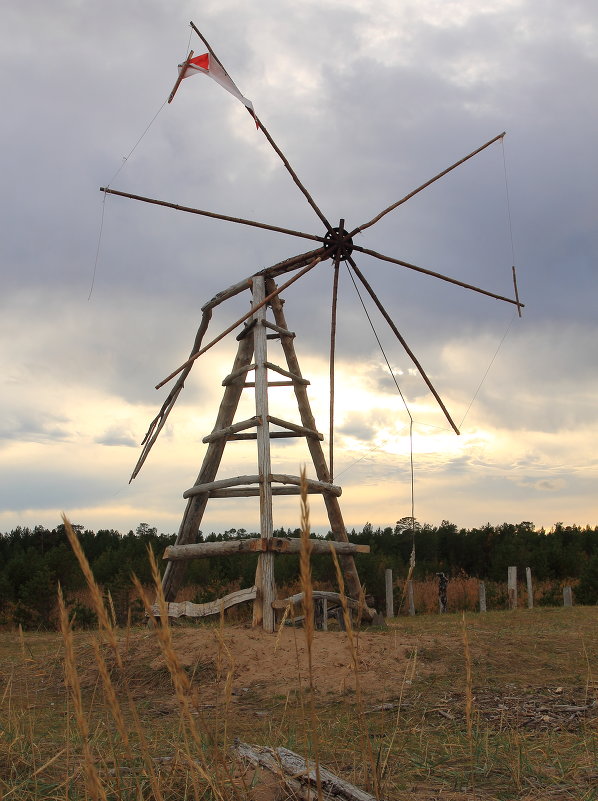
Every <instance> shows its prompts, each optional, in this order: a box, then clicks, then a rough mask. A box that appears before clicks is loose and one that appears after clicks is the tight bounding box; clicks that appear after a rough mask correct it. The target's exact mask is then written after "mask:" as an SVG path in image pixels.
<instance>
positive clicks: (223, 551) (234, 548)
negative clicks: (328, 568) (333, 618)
mask: <svg viewBox="0 0 598 801" xmlns="http://www.w3.org/2000/svg"><path fill="white" fill-rule="evenodd" d="M310 545H311V546H312V551H311V552H312V553H313V554H317V555H319V554H329V553H330V549H331V548H333V549H334V550H335V551H336V552H337V554H348V553H350V554H353V553H369V552H370V546H369V545H361V544H357V543H354V542H334V541H332V542H331V541H330V540H310ZM300 552H301V538H300V537H269V538H267V537H251V538H249V539H245V540H223V541H222V542H195V543H192V544H189V545H170V546H169V547H168V548H166V550H165V551H164V559H167V560H168V561H169V562H178V561H181V560H186V559H209V558H211V557H212V556H230V555H231V554H234V553H293V554H298V553H300ZM315 595H316V593H315V592H314V597H315ZM333 596H338V593H329V594H328V595H326V596H325V597H330V598H332V597H333ZM294 597H295V596H293V598H294ZM322 597H324V596H322ZM275 608H279V607H275Z"/></svg>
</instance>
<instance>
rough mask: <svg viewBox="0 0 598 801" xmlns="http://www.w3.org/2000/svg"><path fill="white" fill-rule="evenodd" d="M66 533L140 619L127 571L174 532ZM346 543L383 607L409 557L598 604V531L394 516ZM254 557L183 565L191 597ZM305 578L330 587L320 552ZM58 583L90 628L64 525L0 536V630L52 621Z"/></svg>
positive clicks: (428, 569) (144, 572) (143, 568)
mask: <svg viewBox="0 0 598 801" xmlns="http://www.w3.org/2000/svg"><path fill="white" fill-rule="evenodd" d="M74 528H75V530H76V531H77V533H78V536H79V538H80V541H81V545H82V547H83V551H84V552H85V554H86V556H87V559H88V561H89V563H90V565H91V568H92V570H93V573H94V575H95V577H96V580H97V581H98V583H99V584H100V585H102V587H103V588H104V590H105V591H106V592H108V591H109V592H110V596H111V600H112V603H113V605H114V608H115V614H116V615H117V617H118V618H119V619H120V620H121V621H122V620H126V618H127V615H131V614H133V617H135V615H137V617H139V618H140V617H141V615H142V610H141V604H140V602H139V601H134V600H132V599H133V592H132V589H133V588H132V583H131V575H132V574H133V573H134V574H135V575H137V577H138V578H139V579H140V581H141V582H142V583H143V584H150V583H151V572H150V567H149V561H148V548H151V549H152V550H153V551H154V553H155V554H156V556H157V557H158V562H159V563H160V566H161V567H163V566H164V562H163V560H162V559H161V557H162V554H163V552H164V549H165V548H166V547H167V546H168V545H170V544H172V543H173V542H174V540H175V535H174V534H172V535H171V534H159V533H158V531H157V529H156V528H155V527H151V526H150V525H148V524H147V523H140V524H139V526H138V527H137V529H136V530H135V531H132V530H131V531H129V532H128V533H126V534H121V533H120V532H118V531H116V530H114V529H100V530H99V531H96V532H94V531H91V530H89V529H85V528H84V527H83V526H80V525H77V526H74ZM255 536H258V534H257V533H255V532H252V533H250V532H247V531H246V530H245V529H230V530H228V531H225V532H224V533H221V534H215V533H212V534H209V535H207V536H206V535H204V534H201V533H200V536H199V540H200V541H208V542H209V541H219V540H226V539H237V538H247V537H255ZM275 536H295V537H297V536H299V530H298V529H296V530H294V531H293V530H291V529H278V530H277V531H275ZM312 536H313V537H315V536H316V535H315V534H312ZM331 536H332V535H331V534H328V535H327V537H328V538H331ZM349 539H350V541H351V542H355V543H362V544H367V545H369V546H370V549H371V552H370V553H369V554H363V555H359V556H358V557H357V560H358V570H359V574H360V577H361V580H362V583H363V584H364V585H365V586H366V587H367V589H368V592H369V593H371V594H372V595H374V597H375V598H376V599H377V601H378V603H379V605H380V606H383V598H384V573H385V570H386V568H392V570H393V573H394V575H395V576H396V577H404V576H406V575H407V572H408V569H409V564H410V560H411V557H412V553H414V555H415V567H414V570H413V578H414V579H415V580H422V579H425V578H427V577H430V576H434V575H435V574H436V573H439V572H443V573H445V574H447V575H448V576H449V577H455V576H469V577H475V578H479V579H481V580H485V581H495V582H504V581H505V577H506V573H507V567H508V566H509V565H516V566H517V567H518V568H519V569H520V570H521V573H522V574H523V571H524V569H525V568H526V567H530V568H531V569H532V573H533V575H534V579H535V580H536V581H545V580H552V581H559V580H564V579H573V580H575V579H577V580H578V583H577V587H576V600H577V602H579V603H598V526H596V527H594V528H592V527H590V526H585V527H582V526H578V525H571V526H565V525H563V524H562V523H557V524H556V525H554V526H553V527H552V528H551V529H550V530H549V531H546V530H544V529H543V528H540V529H537V528H535V526H534V525H533V523H531V522H521V523H503V524H501V525H498V526H494V525H490V524H489V523H488V524H486V525H484V526H481V527H479V528H471V529H465V528H461V529H460V528H458V527H457V526H456V525H455V524H454V523H450V522H449V521H446V520H445V521H443V522H442V523H441V524H440V525H439V526H432V525H430V524H427V523H423V524H421V523H419V522H418V521H416V520H411V518H402V519H401V520H399V521H397V522H396V523H395V525H394V526H387V527H385V528H381V527H378V528H374V527H373V526H372V525H371V524H370V523H366V524H365V525H364V526H363V528H362V529H361V531H356V530H355V529H353V530H352V531H351V532H349ZM256 560H257V555H253V554H252V555H247V554H238V555H233V556H228V557H225V558H216V559H197V560H194V561H192V562H190V563H189V565H188V569H187V584H188V585H193V586H194V588H195V590H194V592H195V595H194V598H193V600H195V601H196V602H203V601H209V600H214V599H215V598H217V597H220V596H221V595H222V594H223V592H225V591H227V590H229V589H230V588H235V587H246V586H250V585H251V584H252V583H253V577H254V574H255V567H256ZM312 575H313V579H314V581H315V582H318V583H320V584H321V585H331V586H335V585H336V577H335V573H334V567H333V565H332V561H331V559H329V558H328V557H327V556H319V557H314V559H313V564H312ZM297 578H298V558H297V557H296V556H293V555H289V554H280V555H278V556H277V558H276V579H277V583H278V585H279V586H283V585H292V584H293V583H294V582H296V581H297ZM58 583H60V585H61V586H62V588H63V591H64V593H65V595H66V597H67V600H68V599H70V603H71V607H72V609H73V611H74V612H75V613H76V615H77V618H78V620H79V623H80V624H85V622H86V621H87V622H88V623H89V624H92V623H93V620H92V618H93V615H92V613H91V611H90V610H89V609H88V608H87V607H85V605H84V604H82V603H81V601H80V600H78V597H79V596H80V595H81V593H80V591H82V590H83V588H84V579H83V575H82V573H81V571H80V569H79V566H78V564H77V561H76V559H75V556H74V554H73V552H72V550H71V547H70V545H69V543H68V539H67V536H66V532H65V530H64V526H63V525H62V524H60V525H58V526H56V528H54V529H48V528H46V527H44V526H35V527H34V528H25V527H20V526H19V527H17V528H15V529H13V530H12V531H10V532H7V533H4V534H0V624H4V625H15V624H21V625H22V626H24V627H27V628H37V627H47V626H50V625H52V620H53V616H54V613H55V597H56V588H57V585H58ZM78 593H79V596H78Z"/></svg>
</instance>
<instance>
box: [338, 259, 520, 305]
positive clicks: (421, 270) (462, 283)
mask: <svg viewBox="0 0 598 801" xmlns="http://www.w3.org/2000/svg"><path fill="white" fill-rule="evenodd" d="M352 248H353V250H357V251H359V252H360V253H365V254H366V255H367V256H373V257H374V258H376V259H380V260H381V261H388V262H390V263H391V264H398V265H400V266H401V267H407V269H408V270H415V271H416V272H418V273H423V274H424V275H431V276H432V278H440V280H441V281H447V282H448V283H449V284H455V285H456V286H460V287H463V289H471V291H472V292H479V294H480V295H487V296H488V297H489V298H494V299H495V300H502V301H504V302H505V303H512V304H513V305H514V306H517V307H518V308H524V306H525V303H521V302H520V300H519V297H517V298H516V299H515V300H513V298H507V297H505V296H504V295H497V294H496V293H495V292H490V291H488V290H487V289H482V288H481V287H479V286H475V285H474V284H467V283H465V281H459V280H458V279H457V278H451V277H450V276H448V275H443V274H442V273H437V272H434V270H428V269H426V268H425V267H418V266H417V265H416V264H411V263H410V262H408V261H402V260H401V259H395V258H393V257H392V256H385V255H384V254H383V253H378V252H377V251H376V250H370V249H369V248H362V247H360V246H359V245H352Z"/></svg>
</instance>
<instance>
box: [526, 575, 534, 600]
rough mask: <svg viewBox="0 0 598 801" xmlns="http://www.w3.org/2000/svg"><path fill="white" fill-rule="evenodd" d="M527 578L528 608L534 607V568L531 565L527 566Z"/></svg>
mask: <svg viewBox="0 0 598 801" xmlns="http://www.w3.org/2000/svg"><path fill="white" fill-rule="evenodd" d="M525 579H526V581H527V608H528V609H533V608H534V587H533V585H532V569H531V567H526V568H525Z"/></svg>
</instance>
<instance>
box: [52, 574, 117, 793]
mask: <svg viewBox="0 0 598 801" xmlns="http://www.w3.org/2000/svg"><path fill="white" fill-rule="evenodd" d="M58 609H59V614H60V632H61V634H62V639H63V642H64V674H65V680H66V685H67V687H68V689H69V693H70V697H71V700H72V703H73V710H74V713H75V720H76V722H77V728H78V729H79V733H80V735H81V740H82V750H83V764H84V770H85V784H86V787H87V792H88V793H89V795H90V796H91V798H92V799H93V801H107V797H106V793H105V791H104V788H103V787H102V784H101V782H100V778H99V776H98V772H97V769H96V765H95V760H94V757H93V752H92V749H91V744H90V737H89V725H88V722H87V717H86V715H85V710H84V709H83V696H82V694H81V683H80V681H79V674H78V672H77V661H76V658H75V646H74V643H73V631H72V628H71V623H70V621H69V617H68V612H67V610H66V605H65V603H64V597H63V594H62V588H61V587H60V586H59V588H58Z"/></svg>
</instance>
